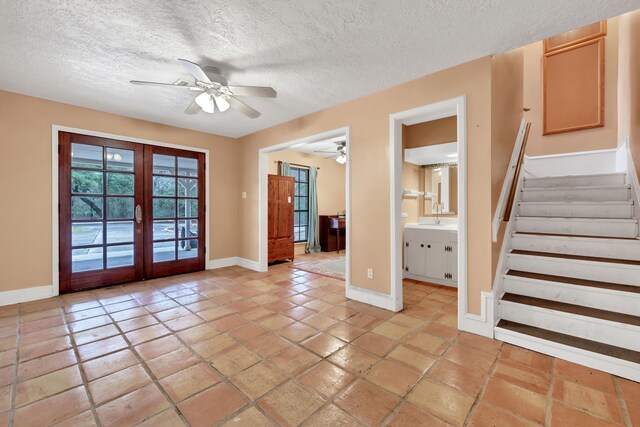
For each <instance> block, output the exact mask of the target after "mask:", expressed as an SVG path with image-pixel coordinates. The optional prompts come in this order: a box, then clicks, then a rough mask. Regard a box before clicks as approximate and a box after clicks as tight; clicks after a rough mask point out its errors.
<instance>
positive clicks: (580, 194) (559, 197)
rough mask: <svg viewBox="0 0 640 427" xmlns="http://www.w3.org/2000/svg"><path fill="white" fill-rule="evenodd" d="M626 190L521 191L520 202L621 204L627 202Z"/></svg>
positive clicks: (628, 195)
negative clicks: (618, 202)
mask: <svg viewBox="0 0 640 427" xmlns="http://www.w3.org/2000/svg"><path fill="white" fill-rule="evenodd" d="M630 195H631V193H630V192H629V189H628V188H602V189H594V188H581V189H568V190H546V189H545V190H531V189H529V190H527V189H525V190H523V191H522V197H521V201H522V202H614V201H615V202H617V201H620V202H623V201H627V200H629V197H630Z"/></svg>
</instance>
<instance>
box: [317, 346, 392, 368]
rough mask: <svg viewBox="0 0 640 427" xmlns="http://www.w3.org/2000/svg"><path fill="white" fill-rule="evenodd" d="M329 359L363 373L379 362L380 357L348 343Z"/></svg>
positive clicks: (343, 366)
mask: <svg viewBox="0 0 640 427" xmlns="http://www.w3.org/2000/svg"><path fill="white" fill-rule="evenodd" d="M329 360H330V361H331V362H333V363H335V364H337V365H338V366H340V367H342V368H344V369H346V370H347V371H350V372H353V373H355V374H357V375H361V374H363V373H365V372H367V371H368V370H369V369H370V368H371V367H372V366H373V365H375V364H376V363H378V361H380V358H379V357H377V356H375V355H373V354H370V353H367V352H366V351H363V350H360V349H359V348H357V347H355V346H353V345H348V346H346V347H344V348H342V349H341V350H339V351H336V352H335V353H333V354H332V355H331V356H330V357H329Z"/></svg>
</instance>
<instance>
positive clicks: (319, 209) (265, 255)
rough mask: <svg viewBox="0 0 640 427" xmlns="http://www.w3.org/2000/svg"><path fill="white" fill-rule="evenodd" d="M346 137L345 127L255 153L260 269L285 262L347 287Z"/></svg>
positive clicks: (349, 218)
mask: <svg viewBox="0 0 640 427" xmlns="http://www.w3.org/2000/svg"><path fill="white" fill-rule="evenodd" d="M349 137H350V130H349V128H348V127H345V128H340V129H335V130H332V131H328V132H323V133H321V134H317V135H312V136H309V137H305V138H301V139H297V140H294V141H290V142H286V143H283V144H278V145H275V146H271V147H266V148H263V149H261V150H260V151H259V181H260V182H259V185H260V196H259V206H260V212H259V218H260V227H259V228H260V239H259V245H260V269H261V271H267V270H268V269H269V265H270V264H271V263H272V262H278V261H288V262H290V264H289V265H290V266H292V267H294V268H296V269H301V270H305V271H308V272H312V273H315V274H319V275H323V276H328V277H333V278H336V279H341V280H344V281H345V282H346V286H347V287H348V286H349V283H350V250H349V248H350V237H349V236H350V223H351V217H350V212H349V211H350V209H349V206H350V197H349V175H350V164H349V163H350V162H349ZM280 181H283V182H280ZM289 181H291V182H289ZM287 188H290V190H287ZM278 193H279V194H280V198H281V199H282V200H280V201H279V202H277V203H281V206H283V210H282V211H277V212H283V213H278V214H274V212H276V209H274V206H276V205H275V204H274V203H276V202H274V198H277V197H278V196H277V195H278ZM280 216H282V217H281V218H280ZM287 218H290V219H287ZM289 222H290V224H289ZM316 227H317V232H316ZM278 229H280V230H281V231H277V230H278ZM280 234H282V235H280ZM283 248H284V253H283V252H282V250H283Z"/></svg>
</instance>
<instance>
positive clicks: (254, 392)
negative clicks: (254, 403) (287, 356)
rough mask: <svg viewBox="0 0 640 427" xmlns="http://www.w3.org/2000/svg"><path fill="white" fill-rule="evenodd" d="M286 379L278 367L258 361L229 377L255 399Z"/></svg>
mask: <svg viewBox="0 0 640 427" xmlns="http://www.w3.org/2000/svg"><path fill="white" fill-rule="evenodd" d="M286 380H287V376H286V375H284V374H283V373H282V372H281V371H280V370H279V369H276V368H274V367H273V366H271V365H269V364H267V363H264V362H262V363H258V364H256V365H253V366H252V367H250V368H248V369H245V370H244V371H242V372H239V373H237V374H236V375H234V376H233V377H232V378H231V381H232V382H233V384H235V386H236V387H238V388H239V389H240V390H241V391H242V392H243V393H244V394H246V395H247V396H249V398H251V399H252V400H257V399H258V398H259V397H261V396H262V395H264V394H265V393H267V392H269V391H271V390H273V389H274V388H275V387H277V386H278V385H280V384H282V383H283V382H284V381H286Z"/></svg>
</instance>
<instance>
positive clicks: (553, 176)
mask: <svg viewBox="0 0 640 427" xmlns="http://www.w3.org/2000/svg"><path fill="white" fill-rule="evenodd" d="M614 175H618V176H620V175H623V176H626V175H627V173H626V172H607V173H589V174H584V175H545V176H528V177H525V178H524V180H525V181H535V180H540V179H562V178H587V177H590V178H592V177H602V176H614Z"/></svg>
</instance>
